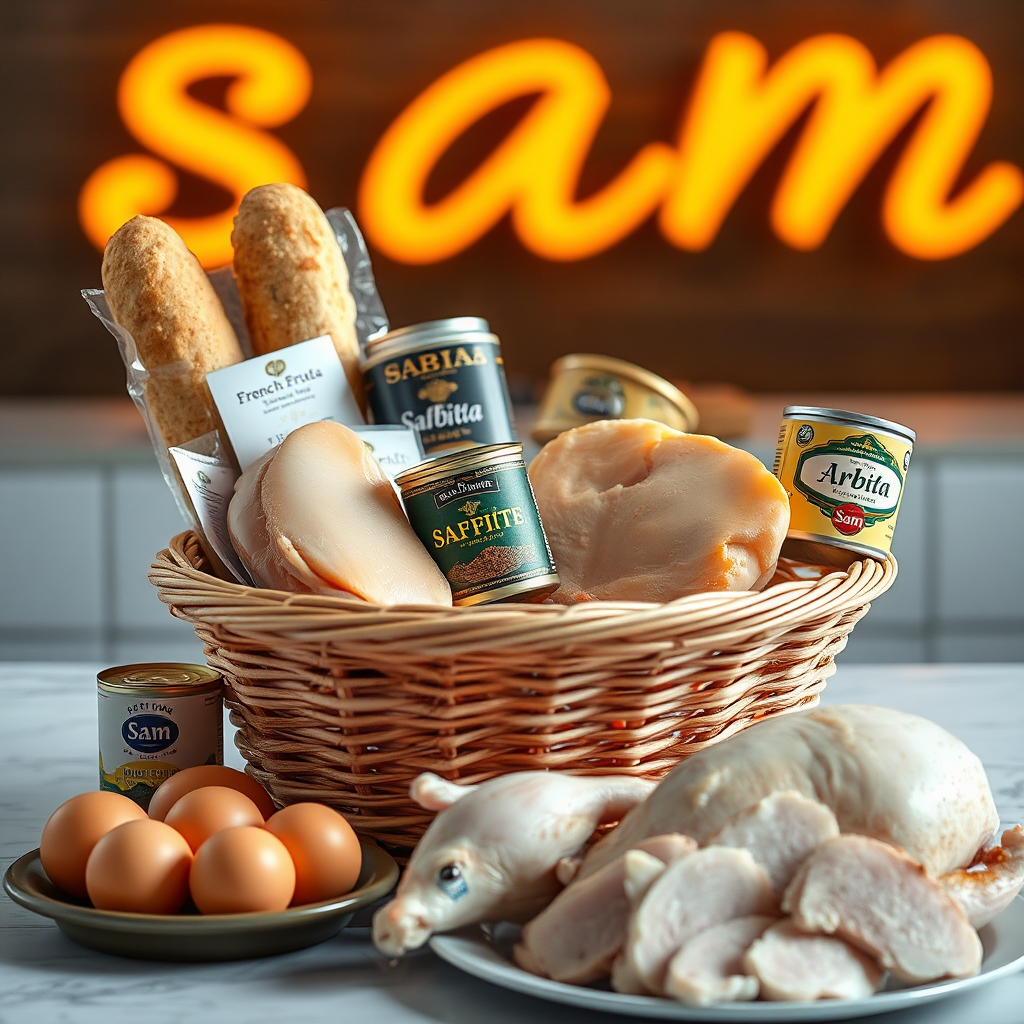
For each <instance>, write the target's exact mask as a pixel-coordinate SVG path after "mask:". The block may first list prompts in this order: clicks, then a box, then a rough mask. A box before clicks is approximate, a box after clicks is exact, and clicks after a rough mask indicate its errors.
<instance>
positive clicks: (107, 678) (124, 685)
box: [96, 661, 224, 697]
mask: <svg viewBox="0 0 1024 1024" xmlns="http://www.w3.org/2000/svg"><path fill="white" fill-rule="evenodd" d="M96 683H97V685H98V686H99V688H100V689H101V690H103V691H105V692H110V693H123V694H136V695H143V694H147V693H158V694H164V695H165V696H168V697H180V696H182V695H186V694H193V693H212V692H214V691H216V690H220V689H221V688H222V687H223V685H224V677H223V676H222V675H221V674H220V673H219V672H216V671H215V670H214V669H212V668H209V667H208V666H206V665H193V664H190V663H189V662H185V661H153V662H137V663H136V664H133V665H115V666H114V667H112V668H106V669H104V670H103V671H102V672H98V673H97V674H96Z"/></svg>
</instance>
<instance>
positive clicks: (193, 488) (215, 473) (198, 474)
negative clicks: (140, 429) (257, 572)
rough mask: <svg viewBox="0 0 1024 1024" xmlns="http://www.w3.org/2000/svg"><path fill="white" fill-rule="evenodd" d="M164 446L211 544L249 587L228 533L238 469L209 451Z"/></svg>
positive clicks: (247, 577) (229, 568) (219, 556)
mask: <svg viewBox="0 0 1024 1024" xmlns="http://www.w3.org/2000/svg"><path fill="white" fill-rule="evenodd" d="M167 450H168V452H170V455H171V458H172V459H174V465H175V466H177V468H178V473H179V474H180V476H181V480H182V483H184V485H185V490H186V492H187V493H188V497H189V501H191V502H192V508H193V509H194V510H195V513H196V518H197V519H198V520H199V526H200V527H201V529H202V531H203V533H204V534H205V536H206V540H207V542H208V543H209V545H210V547H212V548H213V550H214V552H215V553H216V555H217V557H218V558H219V559H220V560H221V561H222V562H223V563H224V564H225V565H226V566H227V568H228V570H229V571H230V572H231V574H232V575H233V576H234V577H235V578H236V579H237V580H238V581H239V582H240V583H244V584H245V585H246V586H249V587H251V586H252V580H250V579H249V574H248V573H247V572H246V571H245V567H244V566H243V565H242V563H241V561H240V559H239V557H238V555H237V554H236V553H235V549H234V547H233V546H232V544H231V536H230V535H229V534H228V504H229V503H230V501H231V498H232V496H233V495H234V493H235V481H236V480H237V479H238V476H239V474H238V472H237V470H236V469H235V468H234V466H231V465H229V464H228V463H226V462H224V461H222V460H221V459H217V458H214V457H213V456H210V455H198V454H197V453H196V452H190V451H187V450H186V449H185V448H168V449H167Z"/></svg>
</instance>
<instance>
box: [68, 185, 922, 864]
mask: <svg viewBox="0 0 1024 1024" xmlns="http://www.w3.org/2000/svg"><path fill="white" fill-rule="evenodd" d="M232 242H233V245H234V253H235V256H234V265H233V267H229V268H223V269H221V270H218V271H214V272H212V273H210V274H207V273H206V272H205V271H203V269H202V268H201V267H200V266H199V264H198V262H197V261H196V260H195V258H194V257H193V256H192V254H191V253H190V252H189V251H188V249H187V248H186V247H185V245H184V244H183V242H182V241H181V239H180V238H179V237H178V236H177V235H176V234H175V232H174V231H173V230H172V229H171V228H170V227H168V226H167V225H165V224H163V223H162V222H161V221H158V220H154V219H151V218H147V217H136V218H134V219H133V220H131V221H129V222H128V223H127V224H125V225H124V226H123V227H122V228H121V229H120V230H119V231H118V232H117V233H116V234H115V235H114V236H113V237H112V238H111V240H110V241H109V242H108V244H107V249H106V252H105V255H104V263H103V284H104V289H103V291H99V290H95V291H89V292H86V293H85V295H86V299H87V300H88V301H89V303H90V305H91V306H92V308H93V311H94V312H95V313H96V315H97V316H99V317H100V318H101V319H102V320H103V321H104V323H105V324H106V326H107V327H108V329H109V330H110V331H111V333H113V334H114V336H115V337H116V338H117V339H118V343H119V346H120V349H121V352H122V355H123V357H124V361H125V365H126V368H127V371H128V385H129V391H130V393H131V394H132V396H133V397H134V398H135V400H136V402H137V404H138V405H139V407H140V409H141V411H142V412H143V415H144V417H145V418H146V421H147V424H148V426H149V429H150V433H151V435H152V438H153V441H154V447H155V449H156V451H157V456H158V459H159V460H160V464H161V468H162V469H163V472H164V475H165V477H166V479H167V481H168V484H169V485H170V486H171V489H172V491H173V492H174V494H175V496H176V498H177V500H178V502H179V505H180V507H181V510H182V512H183V514H184V515H185V518H186V520H187V522H188V523H189V524H190V529H188V530H187V531H186V532H184V533H181V534H180V535H178V536H177V537H175V538H173V539H172V540H171V542H170V544H169V546H168V548H167V549H166V550H164V551H162V552H160V553H159V555H158V556H157V558H156V561H155V563H154V564H153V566H152V570H151V573H150V579H151V581H152V582H153V583H154V584H155V585H156V587H157V588H158V590H159V595H160V598H161V600H162V601H164V602H165V603H166V604H167V605H168V606H169V608H170V610H171V612H172V613H173V614H174V615H175V616H177V617H179V618H181V619H185V620H187V621H188V622H191V623H192V625H193V626H194V628H195V631H196V633H197V635H198V636H199V638H200V639H201V640H202V641H203V643H204V644H205V649H206V656H207V660H208V661H209V664H210V666H211V667H212V668H213V669H215V670H216V671H218V672H220V673H222V674H223V677H224V681H225V694H226V699H227V701H228V703H229V705H230V706H231V708H232V719H233V721H234V722H235V724H236V725H237V726H238V733H237V737H236V743H237V744H238V745H239V747H240V749H241V750H242V752H243V753H244V755H245V757H246V759H247V760H248V762H249V771H250V772H251V774H252V775H253V776H254V777H255V778H256V779H257V780H258V781H260V782H261V783H263V785H265V786H266V788H267V789H268V790H269V792H270V793H271V794H272V796H273V797H274V799H275V801H276V802H277V803H278V804H280V805H284V804H291V803H295V802H300V801H317V802H322V803H326V804H329V805H331V806H333V807H335V808H336V809H338V810H339V811H341V812H342V813H343V814H344V815H345V816H346V817H347V818H348V820H349V821H350V822H351V823H352V825H353V826H354V828H355V829H356V830H357V831H358V832H360V833H361V834H363V835H364V836H367V837H372V838H374V839H377V840H379V841H382V842H384V843H387V844H389V845H392V846H396V847H404V848H411V847H413V846H415V844H416V842H417V841H418V839H419V838H420V837H421V836H422V835H423V833H424V831H425V829H426V828H427V826H428V824H429V823H430V821H431V819H432V818H433V816H434V813H435V811H436V810H437V809H438V807H434V806H432V805H431V801H430V800H429V799H426V800H425V801H423V800H419V801H418V800H414V799H413V797H412V796H411V795H410V783H411V782H412V780H413V779H415V778H416V777H417V776H419V775H421V774H422V773H424V772H432V773H435V774H436V775H437V776H439V777H441V778H442V779H446V780H448V781H450V782H459V783H470V784H472V783H478V782H482V781H484V780H487V779H490V778H493V777H495V776H499V775H504V774H508V773H511V772H518V771H523V770H526V769H551V770H558V771H563V772H569V773H573V774H576V775H580V776H602V775H613V774H614V775H625V776H633V777H638V778H646V779H657V778H660V777H661V776H663V775H664V774H665V773H667V772H668V771H669V770H670V769H671V768H673V767H674V766H675V765H677V764H678V763H679V762H680V761H681V760H682V759H683V758H685V757H687V756H688V755H690V754H692V753H694V752H696V751H698V750H700V749H701V748H703V747H706V746H708V745H710V744H713V743H716V742H717V741H720V740H723V739H725V738H726V737H729V736H731V735H732V734H734V733H736V732H738V731H740V730H742V729H743V728H744V727H745V726H747V725H749V724H751V723H753V722H756V721H758V720H761V719H764V718H766V717H770V716H776V715H780V714H783V713H785V712H788V711H793V710H796V709H800V708H806V707H810V706H812V705H814V704H815V703H816V702H817V699H818V694H819V692H820V691H821V689H822V688H823V687H824V685H825V682H826V680H827V679H828V677H829V676H830V675H831V674H832V672H833V671H834V659H835V657H836V655H837V654H838V653H839V652H840V651H842V649H843V648H844V646H845V645H846V642H847V638H848V636H849V634H850V631H851V630H852V628H853V626H854V624H855V623H856V622H857V621H858V620H859V619H860V618H861V617H862V616H863V615H864V614H865V613H866V612H867V610H868V607H869V605H870V602H871V601H872V600H874V599H875V598H876V597H878V596H879V595H880V594H882V593H884V592H885V591H886V590H887V589H888V588H889V587H890V586H891V585H892V582H893V580H894V579H895V576H896V562H895V560H894V559H893V557H892V555H891V554H890V553H889V545H890V542H891V539H892V530H893V525H894V523H895V519H896V513H897V510H898V506H899V499H900V495H901V493H902V487H903V480H904V478H905V474H906V470H907V466H908V464H909V459H910V450H911V446H912V443H913V440H914V437H913V433H912V432H911V431H908V430H907V429H906V428H904V427H901V426H900V425H899V424H892V423H888V422H886V421H882V420H877V419H875V418H873V417H868V416H861V415H859V414H856V413H848V412H845V411H842V410H831V409H814V408H806V407H790V408H788V409H786V410H785V413H784V418H783V429H782V432H781V433H780V442H779V452H778V456H777V459H776V465H775V471H774V473H773V472H770V471H769V470H767V469H766V468H765V467H764V466H763V465H762V464H761V463H760V462H759V461H758V460H757V459H756V458H755V457H754V456H752V455H750V454H749V453H747V452H745V451H742V450H740V449H739V448H735V447H732V446H730V445H728V444H726V443H724V442H723V441H721V440H718V439H717V438H715V437H712V436H707V435H704V434H701V433H699V432H698V431H699V429H700V428H699V424H698V422H697V421H698V415H697V412H696V410H695V409H694V406H693V404H692V403H691V402H690V400H689V399H688V398H687V396H686V395H685V394H683V393H682V392H681V391H679V390H678V389H677V388H676V387H674V386H673V385H672V384H670V383H669V382H668V381H666V380H663V379H662V378H660V377H657V376H655V375H654V374H652V373H649V372H648V371H646V370H643V369H641V368H639V367H636V366H633V365H632V364H630V363H625V362H623V361H621V360H617V359H612V358H610V357H607V356H596V355H590V356H585V355H578V356H572V357H566V358H564V359H562V360H560V361H559V362H558V363H556V365H555V367H554V368H553V370H554V376H553V380H552V384H551V387H550V389H549V392H548V397H547V399H546V400H545V402H544V405H543V407H542V409H541V411H540V414H539V416H538V417H537V420H536V425H535V438H536V439H537V440H538V442H540V443H543V444H544V447H543V448H541V450H540V453H539V454H538V455H537V456H536V457H535V458H534V459H533V460H532V462H530V464H529V465H527V462H526V460H525V459H524V454H523V447H522V445H521V444H520V443H519V442H518V440H517V435H516V433H515V429H514V425H513V420H512V414H511V403H510V402H509V398H508V388H507V385H506V382H505V376H504V370H503V365H504V364H503V360H502V356H501V349H500V344H499V341H498V338H497V337H496V336H495V335H494V333H493V332H492V331H491V330H490V326H489V325H488V323H487V321H485V320H482V319H480V318H477V317H455V318H451V319H449V320H442V321H433V322H430V323H426V324H418V325H414V326H411V327H405V328H401V329H398V330H391V329H389V328H390V325H389V324H388V322H387V318H386V316H385V315H384V310H383V306H382V305H381V303H380V299H379V297H378V295H377V292H376V288H375V285H374V281H373V275H372V270H371V268H370V262H369V257H368V255H367V253H366V249H365V246H364V244H363V241H362V238H361V236H360V235H359V231H358V228H357V227H356V224H355V221H354V220H353V219H352V217H351V215H350V214H348V212H347V211H345V210H341V209H335V210H331V211H329V212H328V213H327V214H324V213H323V212H322V211H321V210H320V208H319V207H318V206H317V204H316V203H315V202H313V200H312V199H311V198H310V197H309V196H307V195H306V194H305V193H304V192H302V191H301V190H300V189H298V188H296V187H294V186H290V185H267V186H261V187H259V188H256V189H254V190H253V191H251V192H250V193H248V194H247V195H246V196H245V197H244V199H243V200H242V203H241V207H240V209H239V212H238V215H237V217H236V219H235V229H234V232H233V235H232Z"/></svg>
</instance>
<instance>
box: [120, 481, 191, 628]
mask: <svg viewBox="0 0 1024 1024" xmlns="http://www.w3.org/2000/svg"><path fill="white" fill-rule="evenodd" d="M111 495H112V501H111V514H112V522H113V530H114V533H113V547H114V550H115V559H114V576H113V604H114V609H113V614H114V621H115V622H116V623H117V625H118V626H119V627H122V628H129V629H131V628H140V627H142V628H144V627H164V628H167V627H173V625H174V624H175V623H176V622H177V621H178V620H175V619H173V618H172V617H171V614H170V612H169V611H168V610H167V606H166V605H165V604H163V603H162V602H161V601H160V599H159V598H158V597H157V594H156V587H154V586H153V584H152V583H150V582H149V580H148V579H147V578H146V577H147V573H148V572H149V566H150V563H151V562H152V561H153V558H154V556H155V555H156V553H157V552H158V551H160V550H161V549H162V548H165V547H166V546H167V542H168V541H169V540H170V539H171V537H173V536H174V535H175V534H176V533H181V531H182V530H184V529H185V523H184V521H183V520H182V518H181V515H180V513H179V512H178V509H177V506H176V505H175V503H174V499H173V498H172V497H171V492H170V491H169V490H168V489H167V484H165V483H164V480H163V477H162V476H161V475H160V473H159V472H158V471H157V469H156V468H155V467H153V468H149V467H145V466H120V467H117V468H116V469H114V470H113V471H112V479H111Z"/></svg>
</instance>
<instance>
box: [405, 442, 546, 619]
mask: <svg viewBox="0 0 1024 1024" xmlns="http://www.w3.org/2000/svg"><path fill="white" fill-rule="evenodd" d="M395 482H396V483H397V484H398V486H399V487H401V489H402V501H403V502H404V503H405V510H406V512H407V513H408V514H409V521H410V522H411V523H412V528H413V529H414V530H415V531H416V535H417V536H418V537H419V538H420V540H421V541H422V542H423V544H424V546H425V547H426V549H427V550H428V551H429V552H430V554H431V555H432V556H433V558H434V561H435V562H437V564H438V566H439V567H440V569H441V571H442V572H443V573H444V574H445V578H446V579H447V580H448V583H449V584H450V585H451V588H452V602H453V604H457V605H472V604H484V603H488V602H494V601H538V600H541V599H542V598H544V597H545V596H547V595H548V594H550V593H551V592H552V591H554V590H557V589H558V583H559V581H558V573H557V571H556V570H555V563H554V559H553V558H552V557H551V548H550V547H549V546H548V541H547V537H546V536H545V535H544V527H543V526H542V525H541V521H540V515H539V513H538V512H537V503H536V501H535V500H534V497H533V488H532V487H531V486H530V480H529V477H528V476H527V475H526V464H525V463H524V461H523V446H522V445H521V444H496V445H487V446H484V447H480V448H474V449H471V450H469V451H464V452H453V453H452V454H451V455H443V456H440V457H439V458H436V459H434V460H433V461H431V462H426V463H424V464H423V465H422V466H416V467H414V468H413V469H409V470H406V471H405V472H404V473H401V474H399V476H398V477H397V478H396V481H395Z"/></svg>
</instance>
